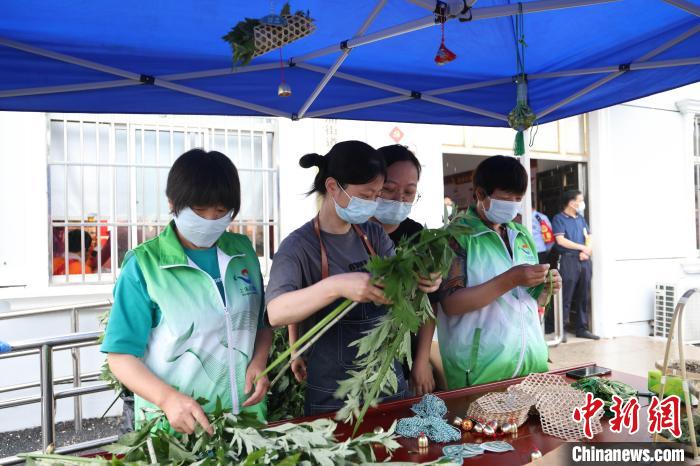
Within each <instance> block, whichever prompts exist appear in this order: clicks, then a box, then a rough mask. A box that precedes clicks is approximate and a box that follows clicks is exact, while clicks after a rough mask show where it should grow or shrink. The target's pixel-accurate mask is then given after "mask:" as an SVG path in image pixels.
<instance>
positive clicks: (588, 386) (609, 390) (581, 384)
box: [571, 377, 638, 416]
mask: <svg viewBox="0 0 700 466" xmlns="http://www.w3.org/2000/svg"><path fill="white" fill-rule="evenodd" d="M571 386H572V387H574V388H577V389H579V390H583V391H584V392H587V393H592V394H593V396H594V397H596V398H600V399H601V400H603V402H604V403H605V415H606V416H612V414H613V412H612V411H611V409H610V408H611V407H612V405H613V399H612V397H613V395H617V396H619V397H620V398H622V400H623V401H627V400H629V399H630V398H631V397H633V396H637V393H638V392H637V390H635V389H634V388H633V387H631V386H630V385H627V384H626V383H624V382H620V381H617V380H612V379H603V378H601V377H586V378H583V379H580V380H577V381H576V382H574V383H572V384H571Z"/></svg>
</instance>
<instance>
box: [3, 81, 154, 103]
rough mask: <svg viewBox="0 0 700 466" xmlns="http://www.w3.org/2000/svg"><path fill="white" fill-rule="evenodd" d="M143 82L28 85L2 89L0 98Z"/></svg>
mask: <svg viewBox="0 0 700 466" xmlns="http://www.w3.org/2000/svg"><path fill="white" fill-rule="evenodd" d="M140 84H141V83H140V82H139V81H134V80H131V79H117V80H113V81H101V82H96V83H85V84H66V85H64V86H47V87H27V88H23V89H14V90H11V91H0V99H2V98H7V97H24V96H28V95H43V94H59V93H62V92H77V91H94V90H98V89H114V88H119V87H127V86H138V85H140Z"/></svg>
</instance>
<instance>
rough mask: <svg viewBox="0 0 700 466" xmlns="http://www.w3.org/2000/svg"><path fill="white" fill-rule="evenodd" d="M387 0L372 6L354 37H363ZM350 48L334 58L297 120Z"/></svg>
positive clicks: (312, 101)
mask: <svg viewBox="0 0 700 466" xmlns="http://www.w3.org/2000/svg"><path fill="white" fill-rule="evenodd" d="M386 1H387V0H379V1H378V2H377V4H376V5H375V6H374V8H373V9H372V11H371V12H370V14H369V16H367V19H365V22H364V23H362V26H360V29H358V31H357V33H356V34H355V37H357V36H361V35H363V34H364V33H365V32H366V31H367V28H368V27H369V26H370V24H372V22H373V21H374V20H375V18H376V17H377V15H378V14H379V12H380V11H381V10H382V8H384V5H386ZM351 50H352V49H351V48H347V49H345V50H343V53H342V54H341V55H340V56H339V57H338V58H336V60H335V63H333V66H331V67H330V68H329V69H328V71H327V72H326V74H325V75H324V76H323V78H322V79H321V82H319V83H318V85H317V86H316V89H314V91H313V92H312V93H311V95H310V96H309V97H308V98H307V99H306V102H304V105H302V106H301V108H300V109H299V112H297V113H298V116H297V118H299V119H301V118H304V115H305V114H306V111H307V110H308V109H309V107H311V105H312V104H313V103H314V101H315V100H316V99H317V98H318V96H319V95H320V94H321V91H323V89H324V88H325V87H326V85H328V83H329V82H330V80H331V78H333V75H334V74H335V73H336V71H338V68H340V65H342V64H343V62H344V61H345V59H346V58H347V57H348V55H349V54H350V51H351Z"/></svg>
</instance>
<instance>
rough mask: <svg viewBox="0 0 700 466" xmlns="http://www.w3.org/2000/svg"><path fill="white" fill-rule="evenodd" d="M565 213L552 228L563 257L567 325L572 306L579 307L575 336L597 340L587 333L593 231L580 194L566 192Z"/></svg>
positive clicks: (562, 272) (596, 337) (563, 296)
mask: <svg viewBox="0 0 700 466" xmlns="http://www.w3.org/2000/svg"><path fill="white" fill-rule="evenodd" d="M563 206H564V210H563V211H562V212H561V213H558V214H557V215H555V216H554V219H553V221H552V229H553V230H554V237H555V238H556V242H557V246H556V247H557V250H558V252H559V253H560V254H561V259H560V263H559V273H560V274H561V277H562V281H563V291H562V299H563V301H564V322H565V325H566V323H568V322H569V311H570V310H571V305H572V303H575V305H576V315H577V319H576V323H575V330H576V336H577V337H579V338H589V339H591V340H598V339H599V338H600V337H598V336H597V335H595V334H593V333H591V331H590V330H588V320H589V309H588V296H589V293H590V288H591V271H592V267H591V255H592V254H593V250H592V249H591V247H590V244H591V240H592V237H591V232H590V229H589V228H588V224H587V223H586V219H585V218H584V217H583V212H584V210H585V208H586V204H585V202H584V201H583V194H582V193H581V191H576V190H572V191H567V192H566V193H564V198H563Z"/></svg>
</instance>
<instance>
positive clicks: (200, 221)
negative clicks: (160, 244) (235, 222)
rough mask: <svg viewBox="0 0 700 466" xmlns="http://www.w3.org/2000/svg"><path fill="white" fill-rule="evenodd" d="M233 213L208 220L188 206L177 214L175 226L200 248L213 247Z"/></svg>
mask: <svg viewBox="0 0 700 466" xmlns="http://www.w3.org/2000/svg"><path fill="white" fill-rule="evenodd" d="M231 213H232V212H228V213H227V214H226V215H224V216H223V217H221V218H220V219H217V220H207V219H206V218H202V217H200V216H199V215H197V213H196V212H195V211H194V210H192V209H190V208H189V207H186V208H184V209H182V210H181V211H180V213H179V214H177V215H176V216H175V226H177V231H178V232H180V234H181V235H182V236H184V237H185V239H186V240H187V241H189V242H190V243H192V244H194V245H195V246H197V247H200V248H208V247H211V246H212V245H213V244H214V243H216V241H217V240H218V239H219V237H220V236H221V235H223V234H224V232H225V231H226V228H228V226H229V224H230V223H231V220H232V219H231Z"/></svg>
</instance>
